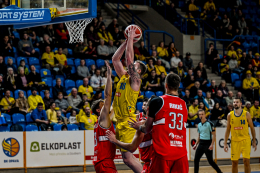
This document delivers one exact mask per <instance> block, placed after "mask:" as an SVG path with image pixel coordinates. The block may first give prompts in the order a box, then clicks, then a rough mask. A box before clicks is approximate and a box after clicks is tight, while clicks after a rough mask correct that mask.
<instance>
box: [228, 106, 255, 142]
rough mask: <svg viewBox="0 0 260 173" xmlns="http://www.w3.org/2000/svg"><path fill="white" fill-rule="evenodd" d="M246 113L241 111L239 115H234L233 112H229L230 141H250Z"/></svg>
mask: <svg viewBox="0 0 260 173" xmlns="http://www.w3.org/2000/svg"><path fill="white" fill-rule="evenodd" d="M246 113H247V112H246V111H245V110H242V112H241V114H240V115H235V111H231V112H230V126H231V140H232V141H242V140H245V139H250V135H249V130H248V122H247V118H246Z"/></svg>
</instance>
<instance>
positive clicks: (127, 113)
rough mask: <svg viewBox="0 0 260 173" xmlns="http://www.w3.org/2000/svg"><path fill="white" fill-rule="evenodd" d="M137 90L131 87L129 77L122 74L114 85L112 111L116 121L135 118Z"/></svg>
mask: <svg viewBox="0 0 260 173" xmlns="http://www.w3.org/2000/svg"><path fill="white" fill-rule="evenodd" d="M138 95H139V91H134V90H133V89H132V88H131V85H130V81H129V77H127V76H126V75H123V76H122V77H121V78H120V81H119V82H118V83H117V86H116V93H115V97H114V104H113V105H114V106H113V108H114V111H115V117H116V119H117V121H127V120H128V118H129V117H131V118H136V115H135V114H134V113H135V105H136V102H137V98H138Z"/></svg>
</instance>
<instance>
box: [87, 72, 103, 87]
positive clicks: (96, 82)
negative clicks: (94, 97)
mask: <svg viewBox="0 0 260 173" xmlns="http://www.w3.org/2000/svg"><path fill="white" fill-rule="evenodd" d="M100 73H101V71H100V69H96V72H95V74H94V75H93V76H92V77H91V79H90V85H91V86H92V88H93V90H94V91H101V90H102V89H103V88H102V86H103V85H104V84H103V82H102V77H101V76H100Z"/></svg>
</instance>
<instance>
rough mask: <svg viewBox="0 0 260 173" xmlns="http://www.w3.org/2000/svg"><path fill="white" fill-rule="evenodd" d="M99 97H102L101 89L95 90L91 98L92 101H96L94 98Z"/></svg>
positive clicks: (97, 98)
mask: <svg viewBox="0 0 260 173" xmlns="http://www.w3.org/2000/svg"><path fill="white" fill-rule="evenodd" d="M99 99H102V92H101V91H97V92H96V93H95V94H94V96H93V98H92V102H94V101H96V100H99Z"/></svg>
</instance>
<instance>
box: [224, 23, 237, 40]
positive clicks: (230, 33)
mask: <svg viewBox="0 0 260 173" xmlns="http://www.w3.org/2000/svg"><path fill="white" fill-rule="evenodd" d="M234 36H235V34H234V31H233V26H232V25H229V26H228V28H227V29H226V31H224V35H223V38H224V39H233V37H234Z"/></svg>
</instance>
